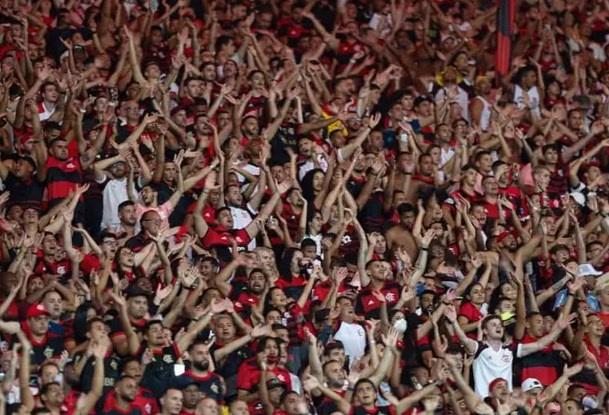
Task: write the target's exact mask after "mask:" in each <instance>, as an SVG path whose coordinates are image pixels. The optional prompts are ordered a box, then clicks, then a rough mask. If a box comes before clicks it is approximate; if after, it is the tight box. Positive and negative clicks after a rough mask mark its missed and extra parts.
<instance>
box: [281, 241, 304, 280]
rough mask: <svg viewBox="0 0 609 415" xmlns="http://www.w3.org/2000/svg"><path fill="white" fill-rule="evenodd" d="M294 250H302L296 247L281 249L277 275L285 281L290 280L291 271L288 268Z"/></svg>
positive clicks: (294, 252)
mask: <svg viewBox="0 0 609 415" xmlns="http://www.w3.org/2000/svg"><path fill="white" fill-rule="evenodd" d="M296 252H302V251H301V250H300V249H298V248H294V247H289V248H286V249H285V250H284V251H283V254H282V255H281V260H280V261H279V266H278V267H277V268H278V271H279V275H281V277H282V278H283V279H285V280H287V281H291V280H292V271H291V270H290V264H291V263H292V258H294V254H296Z"/></svg>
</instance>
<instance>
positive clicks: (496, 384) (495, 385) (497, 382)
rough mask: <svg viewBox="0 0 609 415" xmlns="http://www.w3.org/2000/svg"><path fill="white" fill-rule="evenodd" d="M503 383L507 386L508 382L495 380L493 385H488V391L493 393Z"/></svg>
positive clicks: (501, 379)
mask: <svg viewBox="0 0 609 415" xmlns="http://www.w3.org/2000/svg"><path fill="white" fill-rule="evenodd" d="M501 382H503V383H506V384H507V380H505V379H503V378H495V379H494V380H493V381H492V382H491V383H489V384H488V391H489V392H492V391H493V389H495V388H496V387H497V386H498V385H499V384H500V383H501Z"/></svg>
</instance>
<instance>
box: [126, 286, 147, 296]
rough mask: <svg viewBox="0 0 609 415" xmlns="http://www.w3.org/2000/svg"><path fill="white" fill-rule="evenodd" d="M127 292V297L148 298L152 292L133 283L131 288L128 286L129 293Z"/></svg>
mask: <svg viewBox="0 0 609 415" xmlns="http://www.w3.org/2000/svg"><path fill="white" fill-rule="evenodd" d="M126 294H127V298H133V297H146V298H148V296H149V294H150V293H149V292H148V291H145V290H143V289H141V288H140V287H138V286H137V285H132V286H130V287H129V288H127V293H126Z"/></svg>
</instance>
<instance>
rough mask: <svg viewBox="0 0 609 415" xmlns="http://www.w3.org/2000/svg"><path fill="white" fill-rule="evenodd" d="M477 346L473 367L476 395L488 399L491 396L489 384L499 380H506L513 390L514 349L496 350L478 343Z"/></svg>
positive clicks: (507, 347) (503, 348) (485, 344)
mask: <svg viewBox="0 0 609 415" xmlns="http://www.w3.org/2000/svg"><path fill="white" fill-rule="evenodd" d="M477 345H478V347H477V348H476V352H475V358H474V365H473V371H474V383H475V385H476V394H477V395H479V396H480V397H482V398H486V397H487V396H488V395H489V390H488V385H489V383H491V382H492V381H493V380H495V379H497V378H502V379H505V380H506V381H507V385H508V388H509V389H510V390H512V363H513V361H514V352H513V350H512V348H511V347H509V346H501V348H500V349H499V350H494V349H493V348H492V347H491V346H490V345H489V344H488V343H486V342H478V343H477Z"/></svg>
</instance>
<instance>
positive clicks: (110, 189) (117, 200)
mask: <svg viewBox="0 0 609 415" xmlns="http://www.w3.org/2000/svg"><path fill="white" fill-rule="evenodd" d="M104 180H106V177H104ZM104 180H102V181H101V182H99V181H98V183H103V182H104ZM127 183H128V180H127V178H126V177H123V178H122V179H110V180H108V181H107V182H106V186H104V190H103V191H102V201H103V213H102V221H101V228H102V229H106V228H109V227H116V226H119V225H120V224H121V221H120V219H119V218H118V206H119V205H120V204H121V203H123V202H124V201H126V200H129V194H128V193H127Z"/></svg>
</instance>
